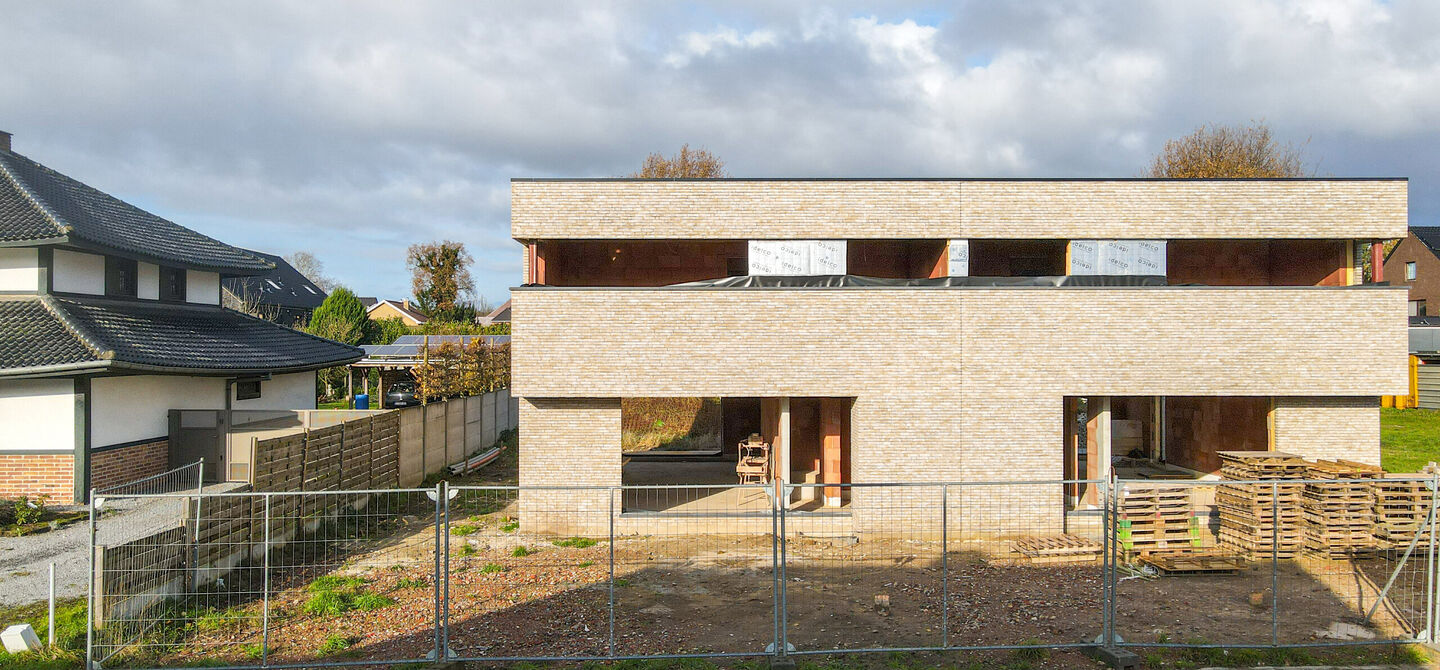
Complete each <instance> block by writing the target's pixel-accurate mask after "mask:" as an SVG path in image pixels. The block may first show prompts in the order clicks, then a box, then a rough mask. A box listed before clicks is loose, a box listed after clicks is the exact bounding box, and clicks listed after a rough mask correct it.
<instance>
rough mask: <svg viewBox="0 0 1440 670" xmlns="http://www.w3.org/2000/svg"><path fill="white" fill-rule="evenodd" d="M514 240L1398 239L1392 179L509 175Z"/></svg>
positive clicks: (1400, 216) (1398, 183) (1401, 224)
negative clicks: (560, 178) (570, 178)
mask: <svg viewBox="0 0 1440 670" xmlns="http://www.w3.org/2000/svg"><path fill="white" fill-rule="evenodd" d="M510 191H511V197H510V211H511V230H512V234H513V236H514V237H515V238H516V239H522V240H524V239H584V238H589V239H677V238H700V239H727V238H728V239H767V238H774V239H785V238H792V239H793V238H799V239H805V238H835V239H860V238H934V239H941V238H947V237H954V238H999V239H1026V238H1060V239H1064V238H1082V239H1083V238H1096V237H1099V238H1136V239H1180V238H1240V239H1255V238H1332V239H1345V238H1356V239H1360V238H1396V237H1404V236H1405V233H1406V229H1407V226H1408V214H1407V208H1408V204H1407V182H1406V181H1405V180H1403V179H1383V180H1366V179H1358V180H1357V179H1305V180H1213V181H1212V180H1134V179H1118V180H983V179H980V180H943V179H942V180H894V179H891V180H884V179H879V180H702V181H679V182H677V181H655V180H640V181H633V180H575V181H545V180H515V181H512V182H511V188H510Z"/></svg>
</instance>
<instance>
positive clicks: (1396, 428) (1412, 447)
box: [1380, 408, 1440, 472]
mask: <svg viewBox="0 0 1440 670" xmlns="http://www.w3.org/2000/svg"><path fill="white" fill-rule="evenodd" d="M1430 461H1440V410H1433V409H1388V408H1381V410H1380V464H1381V466H1382V467H1384V468H1385V470H1386V472H1419V471H1420V468H1423V467H1425V464H1427V463H1429V462H1430Z"/></svg>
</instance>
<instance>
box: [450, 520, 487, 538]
mask: <svg viewBox="0 0 1440 670" xmlns="http://www.w3.org/2000/svg"><path fill="white" fill-rule="evenodd" d="M478 532H480V527H479V526H471V525H469V524H463V523H462V524H455V525H453V526H450V534H451V535H459V536H460V537H465V536H466V535H474V534H475V533H478Z"/></svg>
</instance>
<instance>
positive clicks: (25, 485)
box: [0, 453, 75, 505]
mask: <svg viewBox="0 0 1440 670" xmlns="http://www.w3.org/2000/svg"><path fill="white" fill-rule="evenodd" d="M73 464H74V456H73V455H72V454H68V453H60V454H5V453H0V498H13V497H16V496H21V495H26V496H34V495H48V496H50V499H49V502H50V503H51V504H55V505H67V504H70V503H72V502H74V493H75V472H74V470H73V468H72V466H73Z"/></svg>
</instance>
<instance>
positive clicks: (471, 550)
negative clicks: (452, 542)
mask: <svg viewBox="0 0 1440 670" xmlns="http://www.w3.org/2000/svg"><path fill="white" fill-rule="evenodd" d="M476 553H478V551H477V550H476V549H475V547H474V546H472V545H471V544H469V543H466V544H462V545H460V551H457V552H455V555H457V556H461V557H464V556H474V555H475V554H476Z"/></svg>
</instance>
